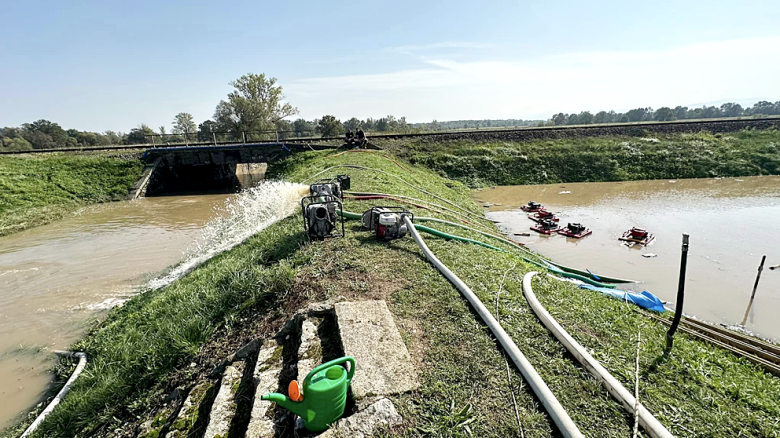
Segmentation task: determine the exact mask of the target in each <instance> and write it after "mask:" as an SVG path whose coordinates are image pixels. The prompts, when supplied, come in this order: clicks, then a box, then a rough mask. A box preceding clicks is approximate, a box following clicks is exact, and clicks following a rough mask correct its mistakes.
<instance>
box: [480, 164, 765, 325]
mask: <svg viewBox="0 0 780 438" xmlns="http://www.w3.org/2000/svg"><path fill="white" fill-rule="evenodd" d="M474 195H475V197H476V198H477V199H478V200H481V201H485V202H489V203H491V204H496V203H497V204H500V205H491V206H490V207H489V212H488V217H489V218H491V219H493V220H496V221H498V222H499V223H500V224H502V225H503V226H504V227H505V228H506V229H507V231H508V232H509V233H511V234H515V233H522V232H530V236H528V237H525V236H521V237H518V236H514V238H515V239H517V240H520V241H522V242H524V243H527V244H528V245H529V246H530V247H531V248H532V249H534V250H536V251H538V252H540V253H541V254H543V255H545V256H548V257H550V258H552V259H553V260H555V261H558V262H560V263H563V264H565V265H568V266H574V267H577V268H581V269H586V268H588V269H590V270H591V271H593V272H594V273H596V274H599V273H602V274H605V275H613V276H617V277H623V278H632V279H636V280H641V281H643V282H644V283H643V284H640V285H636V286H635V287H634V289H635V290H637V291H642V290H643V289H647V290H649V291H651V292H653V293H654V294H655V295H657V296H658V297H660V298H661V299H663V300H667V301H674V300H675V299H676V294H677V279H678V273H679V263H680V246H681V235H682V233H684V232H687V233H689V234H690V235H691V244H690V252H689V256H688V274H687V281H686V294H685V306H684V310H685V313H687V314H690V315H695V316H697V317H699V318H702V319H705V320H708V321H712V322H717V323H724V324H728V325H731V324H737V323H739V322H741V321H742V317H743V315H744V312H745V309H746V307H747V303H748V300H749V299H750V293H751V291H752V289H753V283H754V281H755V278H756V270H757V268H758V264H759V262H760V261H761V256H762V255H764V254H766V255H767V266H771V265H775V264H778V263H780V250H779V249H778V248H780V177H770V176H767V177H747V178H724V179H692V180H677V181H668V180H664V181H628V182H609V183H567V184H547V185H536V186H514V187H496V188H494V189H485V190H482V191H477V192H475V193H474ZM528 201H537V202H541V203H542V204H544V205H545V206H546V207H547V208H548V209H550V210H551V211H553V212H554V213H556V214H558V215H559V216H560V218H561V219H560V220H561V224H562V225H564V226H565V225H566V223H567V222H581V223H583V224H584V225H586V226H587V227H588V228H590V229H592V230H593V234H592V235H591V236H588V237H585V238H583V239H579V240H577V239H570V238H565V237H563V236H541V235H539V234H536V233H534V232H533V231H530V230H529V227H530V225H532V222H531V221H530V220H529V219H527V217H526V214H525V213H523V212H522V211H520V210H519V208H518V207H519V206H520V205H523V204H525V203H527V202H528ZM632 226H640V227H643V228H647V229H648V230H649V231H650V232H651V233H653V234H655V236H656V240H655V242H654V243H652V244H651V245H650V246H648V247H639V246H634V247H632V248H629V247H627V246H625V245H623V244H622V243H621V242H619V241H618V240H617V238H618V236H620V235H621V234H622V233H623V232H624V231H626V230H628V229H629V228H631V227H632ZM627 289H631V288H630V287H627ZM779 308H780V271H778V270H774V271H770V270H768V269H765V270H764V272H763V274H762V277H761V282H760V284H759V288H758V292H757V293H756V300H755V303H754V307H753V314H752V316H751V317H750V318H749V319H748V323H747V324H746V328H747V329H748V330H750V331H753V332H755V333H758V334H760V335H763V336H765V337H768V338H774V339H776V340H780V319H778V318H777V317H776V314H777V310H778V309H779Z"/></svg>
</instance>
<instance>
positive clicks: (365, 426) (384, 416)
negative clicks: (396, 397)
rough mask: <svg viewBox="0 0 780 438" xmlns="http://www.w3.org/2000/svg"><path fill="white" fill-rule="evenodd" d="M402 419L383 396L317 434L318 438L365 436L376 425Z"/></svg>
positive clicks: (369, 434)
mask: <svg viewBox="0 0 780 438" xmlns="http://www.w3.org/2000/svg"><path fill="white" fill-rule="evenodd" d="M403 420H404V419H403V417H401V415H400V414H398V411H396V410H395V406H394V405H393V402H391V401H390V400H388V399H386V398H383V399H380V400H379V401H377V402H375V403H373V404H372V405H370V406H369V407H367V408H366V409H364V410H362V411H360V412H356V413H355V414H353V415H351V416H349V417H347V418H342V419H341V420H339V421H338V422H337V423H336V425H334V426H333V427H331V428H330V429H328V430H327V431H325V432H323V433H322V434H321V435H319V438H337V437H350V438H366V437H370V436H372V434H373V433H374V429H376V427H377V426H380V425H386V426H396V425H399V424H401V423H402V422H403Z"/></svg>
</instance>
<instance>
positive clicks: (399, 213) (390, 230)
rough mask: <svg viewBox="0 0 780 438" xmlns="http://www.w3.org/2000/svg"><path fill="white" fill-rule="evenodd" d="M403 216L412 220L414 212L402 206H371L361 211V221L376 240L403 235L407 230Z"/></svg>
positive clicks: (391, 238) (397, 237)
mask: <svg viewBox="0 0 780 438" xmlns="http://www.w3.org/2000/svg"><path fill="white" fill-rule="evenodd" d="M404 216H408V217H409V219H411V220H412V221H414V214H412V212H410V211H408V210H406V209H404V208H402V207H373V208H371V209H370V210H367V211H366V212H365V213H363V217H362V218H361V221H362V222H363V226H364V227H366V228H368V229H369V230H370V231H371V232H372V233H374V234H375V235H376V238H377V240H393V239H400V238H401V237H404V236H405V235H406V233H407V231H409V230H408V229H407V227H406V224H405V223H404V219H403V218H404Z"/></svg>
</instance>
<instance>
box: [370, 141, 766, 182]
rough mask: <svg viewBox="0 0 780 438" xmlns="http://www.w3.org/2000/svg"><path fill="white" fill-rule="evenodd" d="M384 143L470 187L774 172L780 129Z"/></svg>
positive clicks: (725, 175)
mask: <svg viewBox="0 0 780 438" xmlns="http://www.w3.org/2000/svg"><path fill="white" fill-rule="evenodd" d="M380 143H381V142H380ZM385 146H386V147H388V148H390V149H391V150H393V151H395V152H396V153H398V154H400V155H401V156H403V157H404V158H407V159H409V160H411V161H412V162H414V163H418V164H421V165H423V166H426V167H428V168H430V169H433V170H436V171H437V172H439V173H440V174H441V175H443V176H446V177H448V178H451V179H455V180H458V181H461V182H464V183H466V184H468V185H470V186H472V187H476V186H484V185H517V184H546V183H562V182H579V181H589V182H593V181H626V180H640V179H667V178H710V177H733V176H750V175H777V174H780V132H778V131H777V130H773V129H772V130H762V131H759V130H749V129H747V130H742V131H738V132H734V133H728V134H711V133H708V132H699V133H680V134H657V133H651V132H648V133H646V135H645V136H644V137H628V136H604V137H583V138H580V139H558V140H534V141H527V142H517V141H505V142H500V141H493V142H476V141H468V140H454V141H445V142H426V140H425V139H420V140H416V141H413V142H411V144H409V143H408V142H405V141H403V142H402V141H389V142H388V144H387V145H385Z"/></svg>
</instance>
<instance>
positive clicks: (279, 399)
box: [261, 392, 307, 418]
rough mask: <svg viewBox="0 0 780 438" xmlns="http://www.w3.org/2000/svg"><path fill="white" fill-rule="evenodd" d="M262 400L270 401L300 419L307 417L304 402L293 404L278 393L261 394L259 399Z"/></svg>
mask: <svg viewBox="0 0 780 438" xmlns="http://www.w3.org/2000/svg"><path fill="white" fill-rule="evenodd" d="M261 399H262V400H268V401H272V402H274V403H276V404H278V405H279V406H281V407H283V408H285V409H287V410H288V411H290V412H292V413H293V414H295V415H298V416H300V417H303V418H306V417H307V412H306V411H307V409H306V403H305V402H294V401H292V400H290V398H289V397H287V396H286V395H284V394H279V393H278V392H271V393H269V394H263V396H262V397H261Z"/></svg>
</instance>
